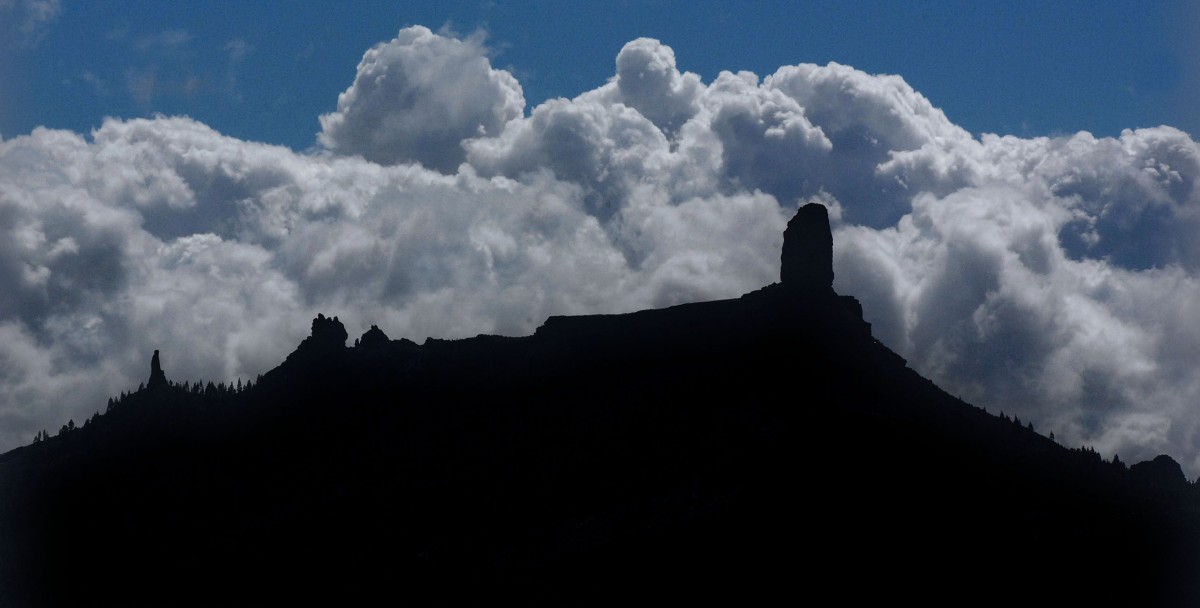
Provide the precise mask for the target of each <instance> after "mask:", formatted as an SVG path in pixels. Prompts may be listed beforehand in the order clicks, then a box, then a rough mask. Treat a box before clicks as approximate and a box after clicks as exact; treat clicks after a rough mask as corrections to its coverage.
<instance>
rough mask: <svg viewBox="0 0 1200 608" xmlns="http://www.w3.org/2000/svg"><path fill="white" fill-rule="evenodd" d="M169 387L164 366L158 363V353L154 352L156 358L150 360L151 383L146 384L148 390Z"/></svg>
mask: <svg viewBox="0 0 1200 608" xmlns="http://www.w3.org/2000/svg"><path fill="white" fill-rule="evenodd" d="M166 385H167V374H166V373H164V372H163V369H162V364H160V363H159V362H158V351H157V350H156V351H154V357H153V358H151V359H150V382H149V383H147V384H146V388H155V387H158V386H166Z"/></svg>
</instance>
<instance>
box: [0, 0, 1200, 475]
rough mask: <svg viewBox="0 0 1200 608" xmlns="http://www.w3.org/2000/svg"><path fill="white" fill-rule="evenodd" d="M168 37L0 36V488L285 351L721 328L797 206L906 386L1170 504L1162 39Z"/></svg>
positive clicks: (980, 25) (1179, 28)
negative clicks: (1065, 448)
mask: <svg viewBox="0 0 1200 608" xmlns="http://www.w3.org/2000/svg"><path fill="white" fill-rule="evenodd" d="M175 4H178V5H180V6H175V5H174V4H173V5H167V4H164V3H158V2H147V3H133V2H112V3H72V2H60V1H56V0H0V137H2V139H0V449H8V448H11V447H15V446H16V445H20V444H22V443H27V442H28V441H29V440H31V439H32V437H33V435H34V434H35V433H36V432H37V431H39V430H41V429H49V430H50V431H51V432H53V431H54V430H55V429H57V428H58V427H59V426H61V425H62V424H63V423H64V422H65V421H66V420H67V419H74V420H75V421H76V422H79V421H81V420H82V419H84V418H86V417H88V416H89V415H91V413H92V412H94V411H96V410H98V409H103V404H104V402H105V400H106V399H107V397H109V396H112V395H116V394H118V393H119V392H121V391H128V390H132V389H134V388H135V387H136V386H137V384H138V382H141V381H144V379H145V378H146V377H147V374H148V372H147V367H148V365H149V353H152V352H153V351H154V350H156V349H158V350H161V351H162V361H163V367H164V369H165V370H166V373H167V375H168V377H170V378H172V379H174V380H177V381H183V380H190V381H194V380H199V379H204V380H213V381H220V380H234V379H236V378H238V377H241V378H252V377H254V376H255V375H257V374H259V373H263V372H265V371H267V370H268V369H270V368H272V367H274V366H275V365H277V364H278V363H279V362H280V361H282V360H283V358H284V357H285V356H286V355H287V353H289V352H290V351H291V350H292V349H293V348H295V346H296V344H298V343H299V341H300V340H301V339H303V337H304V336H305V335H306V334H307V330H308V327H309V323H310V321H311V319H312V318H313V317H315V316H316V314H317V313H318V312H323V313H325V314H327V315H334V314H336V315H339V317H340V318H341V319H342V320H343V321H344V322H345V323H346V324H347V329H348V330H349V331H350V333H351V335H352V336H354V335H358V334H360V333H361V332H362V331H364V330H365V329H366V328H368V327H370V326H371V325H372V324H378V325H379V326H380V327H381V328H383V329H384V330H385V331H386V332H387V333H388V334H389V335H390V336H392V337H393V338H398V337H408V338H410V339H414V340H416V341H418V342H420V341H422V340H423V339H424V338H425V337H427V336H433V337H441V338H456V337H464V336H471V335H475V334H478V333H498V334H504V335H523V334H528V333H531V332H532V331H534V330H535V329H536V328H537V327H538V325H540V324H541V323H542V322H543V321H544V319H545V318H546V317H547V316H549V315H553V314H583V313H617V312H626V311H632V310H637V309H641V308H647V307H662V306H669V305H672V304H678V303H683V302H690V301H698V300H709V299H716V298H727V297H736V296H738V295H740V294H741V293H745V292H747V291H750V290H753V289H756V288H758V287H761V286H763V285H766V284H768V283H770V282H772V281H775V280H777V278H778V272H779V249H780V245H781V243H782V232H783V227H784V225H785V224H786V221H787V219H788V218H789V217H790V216H791V214H792V213H794V211H795V209H796V208H797V207H798V206H799V205H802V204H805V203H808V202H820V203H822V204H824V205H826V206H827V207H828V208H829V209H830V211H831V217H832V218H833V222H834V270H835V274H836V279H835V283H834V287H835V289H837V290H838V291H839V292H840V293H844V294H851V295H854V296H856V297H858V298H859V299H860V300H861V302H862V304H863V308H864V314H865V316H866V318H867V320H868V321H870V322H871V323H872V324H873V331H874V333H875V335H876V336H877V337H879V338H880V339H881V340H882V341H883V342H884V343H885V344H887V345H888V346H889V347H891V348H892V349H893V350H896V351H897V352H898V353H900V354H901V355H902V356H904V357H905V358H906V359H907V360H908V361H909V365H910V366H912V367H913V368H914V369H916V370H917V371H919V372H921V373H922V374H924V375H926V376H928V377H930V378H931V379H933V380H934V381H936V382H937V383H938V384H939V385H941V386H943V387H944V388H946V389H947V390H949V391H950V392H952V393H954V394H957V395H960V396H962V397H963V398H964V399H967V400H968V401H971V402H973V403H976V404H978V405H981V406H985V407H987V408H989V410H991V411H1000V410H1003V411H1005V413H1007V414H1010V415H1018V416H1019V417H1020V418H1021V419H1022V420H1030V421H1033V422H1034V424H1035V427H1036V428H1037V429H1038V430H1040V431H1043V432H1045V433H1049V432H1050V431H1053V432H1054V433H1055V435H1056V437H1057V438H1058V440H1059V441H1060V442H1061V443H1064V444H1066V445H1070V446H1080V445H1088V446H1093V447H1095V448H1096V449H1098V450H1099V451H1100V452H1101V453H1103V454H1105V455H1106V456H1111V455H1112V454H1120V456H1121V459H1122V460H1124V461H1126V462H1136V461H1138V460H1142V459H1148V458H1151V457H1153V456H1154V455H1156V454H1158V453H1168V454H1171V455H1172V456H1173V457H1175V458H1176V459H1177V460H1179V461H1180V462H1181V464H1182V465H1183V466H1184V469H1185V470H1186V471H1188V473H1189V475H1190V476H1192V477H1195V476H1196V475H1197V474H1200V409H1198V408H1197V406H1196V405H1195V404H1197V403H1200V378H1197V377H1196V376H1195V374H1194V367H1195V362H1196V361H1200V243H1198V242H1197V239H1196V235H1197V230H1198V228H1200V190H1198V189H1197V185H1198V183H1197V180H1200V147H1198V145H1197V143H1196V141H1195V140H1194V139H1193V137H1192V136H1191V135H1189V133H1197V132H1198V128H1200V116H1198V115H1197V112H1196V107H1197V104H1195V103H1194V102H1195V99H1196V95H1195V93H1196V92H1197V91H1198V90H1200V89H1198V85H1200V46H1198V45H1197V43H1196V42H1195V41H1193V40H1192V39H1191V38H1194V37H1191V36H1188V35H1186V34H1187V33H1189V32H1191V31H1194V30H1195V28H1194V27H1193V26H1192V24H1195V23H1197V18H1198V17H1200V12H1198V11H1197V10H1196V9H1195V8H1194V7H1193V6H1189V5H1187V4H1184V3H1170V2H1162V3H1154V4H1153V5H1152V6H1139V7H1138V10H1137V11H1130V10H1129V9H1128V8H1127V5H1126V4H1124V3H1115V2H1114V3H1106V2H1087V3H1083V2H1079V3H1073V2H1064V3H1015V2H1014V3H1001V4H999V5H998V6H996V7H991V8H989V7H983V8H979V7H975V6H972V5H967V4H962V3H957V2H954V3H951V2H945V3H942V2H914V3H891V2H880V3H869V2H861V3H827V4H825V3H813V4H803V3H794V2H783V3H777V4H776V3H767V2H762V3H733V2H728V3H725V2H709V3H696V2H691V3H672V2H623V3H609V4H606V5H594V4H586V5H585V4H583V3H573V2H567V3H563V2H546V3H538V2H529V3H519V4H509V3H500V2H465V3H458V4H455V3H446V2H438V3H419V2H413V3H403V4H400V3H390V2H389V3H382V2H381V3H371V2H360V3H353V4H350V3H337V4H327V5H321V4H318V3H315V2H312V3H309V2H304V3H287V4H284V3H265V2H263V3H258V2H236V3H235V2H229V3H223V2H222V3H175ZM610 5H611V6H610ZM747 6H749V7H751V8H750V9H747Z"/></svg>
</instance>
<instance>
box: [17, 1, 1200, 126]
mask: <svg viewBox="0 0 1200 608" xmlns="http://www.w3.org/2000/svg"><path fill="white" fill-rule="evenodd" d="M25 2H31V0H22V1H21V2H17V5H18V7H19V6H20V5H21V4H23V3H25ZM32 3H36V2H32ZM52 4H53V3H51V5H52ZM19 12H20V9H18V13H19ZM9 17H10V23H9V24H8V25H7V26H0V35H2V36H4V37H6V38H7V41H6V42H5V43H4V46H5V48H4V49H3V51H2V53H3V54H0V134H2V135H3V136H4V137H12V136H15V135H21V134H25V133H28V132H29V131H30V130H31V129H32V128H33V127H35V126H38V125H43V126H50V127H56V128H66V129H71V130H75V131H77V132H88V131H89V130H91V129H92V128H95V127H97V126H99V124H100V122H101V120H102V119H103V117H105V116H115V117H121V118H131V117H138V116H149V115H152V114H154V113H163V114H168V115H177V114H184V115H188V116H191V117H193V118H195V119H197V120H200V121H202V122H204V123H206V124H209V125H210V126H212V127H214V128H215V129H217V130H218V131H220V132H222V133H225V134H228V135H233V136H237V137H240V138H243V139H250V140H255V141H266V142H270V143H279V144H286V145H288V146H291V147H292V148H294V149H305V148H307V147H309V146H311V145H312V144H313V143H314V141H315V134H316V132H317V131H319V128H320V127H319V125H318V123H317V116H319V115H320V114H322V113H326V112H330V111H332V110H333V109H334V108H335V105H336V101H337V94H338V93H339V92H341V91H343V90H345V88H346V87H347V86H349V84H350V83H351V81H352V80H353V77H354V68H355V65H356V64H357V62H358V60H359V59H360V58H361V56H362V54H363V52H364V51H365V50H366V49H368V48H370V47H371V46H372V45H374V44H376V43H379V42H383V41H386V40H389V39H391V38H392V37H394V36H395V34H396V32H397V31H398V30H399V29H400V28H401V27H404V26H407V25H414V24H421V25H426V26H428V27H430V28H432V29H434V30H438V29H439V28H443V27H449V28H452V29H453V30H454V31H456V32H458V33H459V34H464V35H465V34H470V33H472V32H476V31H483V32H486V34H487V37H488V38H487V42H486V45H487V46H488V47H489V48H490V49H491V52H492V53H493V57H492V61H493V64H494V65H496V66H497V67H502V68H507V69H509V70H510V71H511V72H513V74H514V75H515V76H516V77H517V79H518V80H519V81H520V83H521V85H522V87H523V88H524V91H525V98H526V112H528V111H529V109H530V108H532V107H533V106H535V105H536V104H538V103H540V102H541V101H543V100H545V99H547V98H551V97H556V96H565V97H573V96H575V95H577V94H579V93H581V92H583V91H586V90H590V89H592V88H595V87H596V86H599V85H600V84H602V83H603V82H604V81H605V80H606V79H607V78H609V77H610V76H611V75H612V73H613V59H614V57H615V56H616V53H617V51H619V50H620V48H621V46H622V45H623V44H624V43H626V42H628V41H630V40H632V39H634V38H636V37H639V36H648V37H653V38H657V39H659V40H661V41H663V43H665V44H668V45H670V46H671V47H672V48H673V49H674V50H675V53H676V56H677V58H678V62H679V67H680V69H682V70H687V71H692V72H695V73H697V74H699V75H700V76H701V77H702V78H703V79H704V81H705V82H710V81H711V80H712V79H713V78H714V77H715V76H716V75H717V74H718V73H719V72H720V71H721V70H734V71H736V70H750V71H753V72H755V73H757V74H759V75H760V76H765V75H767V74H770V73H771V72H773V71H774V70H775V69H777V68H778V67H779V66H783V65H791V64H796V63H818V64H824V63H826V62H829V61H836V62H839V63H843V64H847V65H851V66H854V67H856V68H858V69H860V70H863V71H865V72H868V73H892V74H899V75H901V76H902V77H904V78H905V80H907V81H908V82H909V84H911V85H912V86H913V87H914V88H915V89H916V90H917V91H920V92H921V93H922V94H924V95H925V96H926V97H927V98H929V99H930V101H932V102H933V104H934V105H935V106H938V107H940V108H942V109H943V110H944V111H945V112H946V114H947V116H948V117H949V118H950V119H951V120H952V121H954V122H955V123H957V124H959V125H961V126H963V127H964V128H966V129H968V130H969V131H971V132H972V133H974V134H976V135H978V134H979V133H981V132H995V133H1001V134H1015V135H1021V136H1030V135H1045V134H1062V133H1073V132H1075V131H1079V130H1087V131H1090V132H1092V133H1094V134H1096V135H1101V136H1102V135H1117V134H1119V133H1120V131H1121V130H1122V129H1124V128H1136V127H1145V126H1156V125H1160V124H1169V125H1172V126H1175V127H1178V128H1181V129H1183V130H1185V131H1188V132H1189V133H1193V134H1194V133H1196V132H1198V131H1200V110H1197V104H1196V103H1195V101H1194V100H1195V93H1196V92H1197V90H1198V88H1200V87H1198V86H1197V85H1198V84H1200V44H1198V43H1196V42H1194V41H1193V40H1191V38H1192V37H1190V36H1189V35H1188V34H1189V32H1193V31H1195V29H1196V28H1195V25H1196V24H1198V23H1200V11H1198V10H1196V9H1195V8H1194V7H1189V6H1188V3H1184V2H1153V3H1138V4H1137V7H1136V8H1133V7H1132V5H1131V4H1130V3H1126V2H1101V1H1087V2H1074V1H1071V2H999V3H963V2H821V3H803V2H726V1H711V2H661V1H653V2H611V3H590V2H589V3H584V2H549V1H547V2H541V1H538V2H519V3H504V2H484V1H469V2H444V1H438V2H373V1H361V2H337V3H318V2H180V3H165V2H158V1H151V2H128V1H118V2H71V1H69V0H67V1H63V2H62V3H61V4H59V10H58V11H57V14H56V16H51V17H47V18H45V19H44V21H43V22H42V23H40V24H37V25H36V26H31V27H24V26H25V25H26V24H25V19H24V17H22V16H21V15H20V14H17V15H15V16H14V15H11V14H10V15H9Z"/></svg>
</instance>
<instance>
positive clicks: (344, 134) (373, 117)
mask: <svg viewBox="0 0 1200 608" xmlns="http://www.w3.org/2000/svg"><path fill="white" fill-rule="evenodd" d="M482 45H483V41H482V37H480V36H475V37H471V38H467V39H456V38H452V37H448V36H442V35H439V34H435V33H433V32H431V31H429V29H428V28H424V27H421V26H413V27H408V28H405V29H403V30H400V33H399V34H397V35H396V38H394V39H392V40H391V41H389V42H386V43H382V44H379V45H376V46H375V47H374V48H372V49H371V50H369V51H367V53H366V54H365V55H363V58H362V61H360V62H359V64H358V74H357V75H356V76H355V78H354V84H353V85H351V86H350V88H348V89H346V90H345V91H344V92H343V93H342V94H340V95H338V104H337V111H336V112H332V113H330V114H325V115H323V116H321V133H320V141H321V143H322V144H323V145H324V146H325V147H326V148H328V149H330V150H333V151H335V152H338V153H341V154H358V155H361V156H362V157H363V158H366V159H367V160H370V161H373V162H378V163H382V164H396V163H401V162H420V163H422V164H423V165H425V166H427V167H430V168H433V169H437V170H440V171H442V172H444V173H452V172H453V171H454V170H455V169H457V168H458V165H459V163H461V162H462V161H463V159H464V153H463V150H462V147H461V145H460V144H461V142H462V140H464V139H466V138H469V137H477V136H481V135H495V134H496V133H498V132H499V131H500V130H501V129H502V128H503V127H504V124H505V123H506V122H508V121H510V120H512V119H513V118H516V117H518V116H520V115H521V113H522V112H523V111H524V108H525V97H524V94H523V93H522V91H521V85H520V84H518V83H517V80H516V79H515V78H513V76H512V75H511V74H509V73H508V72H506V71H504V70H497V69H494V68H492V66H491V62H489V61H488V59H487V57H486V56H485V55H484V52H483V51H484V49H483V46H482Z"/></svg>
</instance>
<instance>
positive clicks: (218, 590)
mask: <svg viewBox="0 0 1200 608" xmlns="http://www.w3.org/2000/svg"><path fill="white" fill-rule="evenodd" d="M829 257H830V236H829V228H828V221H827V219H826V218H825V214H824V209H823V208H820V207H816V206H809V207H805V208H804V209H802V210H801V212H800V213H799V214H798V216H797V219H794V220H793V221H792V223H791V224H790V225H789V230H788V233H787V234H786V236H785V245H784V260H783V261H784V265H783V276H782V281H781V283H779V284H774V285H771V286H768V287H765V288H763V289H760V290H758V291H755V292H753V293H749V294H746V295H744V296H742V297H741V298H738V299H735V300H726V301H717V302H706V303H698V304H689V305H683V306H676V307H672V308H668V309H663V310H648V311H642V312H637V313H633V314H627V315H612V316H588V317H554V318H551V319H549V320H548V321H547V322H546V323H545V324H544V325H543V326H542V327H540V328H539V329H538V330H537V332H536V333H535V334H534V335H532V336H528V337H520V338H504V337H496V336H479V337H477V338H472V339H467V340H456V341H440V340H428V341H426V342H425V343H424V344H422V345H417V344H415V343H413V342H411V341H408V340H389V339H388V338H387V337H386V336H385V335H384V334H383V333H382V332H381V331H378V330H375V329H373V330H372V331H370V332H368V333H367V334H366V335H364V336H363V337H362V338H360V339H359V340H356V341H355V344H356V345H355V346H347V345H346V342H347V338H348V337H347V335H346V332H345V329H344V328H343V326H342V324H341V323H340V322H339V321H338V319H336V318H325V317H323V316H322V317H318V319H316V320H315V321H314V322H313V332H312V336H311V337H309V338H308V339H306V340H305V341H304V342H303V343H302V344H301V345H300V347H299V348H298V349H297V350H296V351H295V352H294V353H292V354H291V355H290V356H289V357H288V359H287V361H285V362H284V363H283V364H282V365H280V366H279V367H278V368H276V369H274V370H272V371H271V372H269V373H268V374H266V375H264V376H263V377H262V378H261V379H260V381H259V382H258V383H257V384H256V385H254V386H253V387H252V388H249V389H246V390H240V391H238V390H230V389H228V388H222V389H218V390H213V389H211V388H210V389H208V390H200V391H197V390H193V388H192V387H190V386H183V385H176V384H173V383H171V382H169V381H168V380H167V378H169V376H170V374H169V365H168V363H169V358H170V353H171V349H172V348H175V349H183V348H186V345H164V346H165V347H166V350H164V354H163V361H164V367H166V368H167V372H166V373H165V374H164V373H163V371H162V370H161V369H159V368H158V366H157V363H158V358H157V357H156V358H155V371H154V373H153V374H152V377H151V379H150V382H149V385H148V386H147V388H145V389H144V390H140V391H138V392H136V393H133V394H131V395H129V396H127V397H125V398H123V399H120V400H118V401H117V402H116V403H114V405H113V407H112V408H111V410H110V411H109V412H108V413H106V414H105V415H103V416H100V417H98V418H96V419H95V420H93V421H91V422H90V423H89V424H88V425H87V426H86V427H85V428H80V429H76V430H72V431H68V432H65V433H61V434H60V435H59V436H57V437H51V438H49V439H47V440H44V441H39V442H37V443H35V444H33V445H31V446H27V447H24V448H20V449H18V450H14V451H12V452H9V453H8V454H5V455H3V456H0V605H3V606H24V605H30V606H44V605H51V606H53V605H137V604H146V605H176V604H185V605H186V604H202V605H233V604H264V605H272V604H282V603H298V602H303V603H305V604H308V603H312V602H327V603H336V604H338V605H342V604H351V605H353V604H361V603H366V602H368V601H370V602H372V603H377V602H388V603H403V602H408V601H415V602H418V603H422V604H424V603H429V602H430V600H433V601H438V600H441V601H444V602H448V601H454V600H459V599H475V600H484V601H488V600H492V601H495V600H498V599H499V598H505V597H516V598H524V599H527V600H530V601H532V602H533V603H552V604H566V605H572V604H588V603H601V602H603V603H610V602H613V601H622V602H628V601H631V600H632V601H637V600H642V599H651V600H655V599H657V600H665V601H671V602H673V603H677V602H680V601H684V600H699V601H702V602H704V603H718V602H721V603H724V602H725V601H728V600H736V599H744V600H749V601H752V602H754V603H766V602H767V601H770V602H771V603H776V602H779V601H781V600H782V601H787V602H798V603H807V602H806V601H811V602H813V603H816V602H818V601H819V602H820V603H827V602H830V599H832V600H833V602H832V603H836V604H861V603H863V602H880V603H882V602H887V603H889V604H890V603H895V602H899V601H903V600H909V599H911V600H916V601H917V602H920V603H922V604H943V605H956V606H957V605H991V604H1010V603H1015V602H1020V603H1022V604H1035V605H1038V604H1049V603H1052V602H1058V603H1062V604H1064V605H1085V604H1090V605H1121V606H1155V605H1180V606H1183V605H1198V604H1197V602H1198V601H1200V542H1198V539H1200V514H1198V506H1200V500H1198V499H1197V493H1196V491H1195V488H1194V487H1193V486H1192V485H1191V484H1188V483H1186V481H1185V480H1184V479H1183V476H1182V474H1181V473H1179V469H1178V465H1175V464H1174V462H1173V461H1170V459H1166V458H1160V459H1158V460H1156V461H1154V462H1151V463H1146V464H1143V465H1138V466H1136V467H1133V468H1131V469H1129V470H1127V469H1126V468H1125V467H1124V466H1123V465H1120V464H1114V463H1108V462H1103V461H1101V460H1100V458H1099V457H1098V456H1097V455H1096V454H1095V453H1094V452H1090V451H1080V450H1068V449H1066V448H1064V447H1061V446H1059V445H1057V444H1056V443H1055V442H1053V441H1051V440H1050V439H1047V438H1045V437H1042V436H1040V435H1038V434H1036V433H1034V432H1033V430H1031V429H1029V428H1027V427H1025V426H1021V425H1020V424H1018V423H1016V422H1015V421H1011V420H1008V419H1004V418H999V417H996V416H993V415H990V414H988V413H985V412H983V411H982V410H980V409H977V408H974V407H972V406H970V405H967V404H965V403H962V402H961V401H959V400H957V399H955V398H953V397H951V396H949V395H947V394H946V393H944V392H943V391H941V390H939V389H938V388H937V387H935V386H934V385H933V384H932V383H930V382H929V381H927V380H925V379H923V378H921V377H920V376H918V375H917V374H916V373H914V372H912V371H911V370H909V369H908V368H907V367H905V364H904V361H903V360H902V359H900V358H899V357H898V356H896V355H895V354H894V353H892V352H891V351H889V350H888V349H886V348H885V347H883V346H882V345H881V344H879V343H878V342H877V341H875V340H874V339H873V338H872V337H871V335H870V328H869V326H868V325H867V324H866V323H864V322H863V321H862V318H861V310H860V309H859V307H858V303H857V302H856V301H855V300H854V299H853V298H849V297H845V296H838V295H836V294H834V293H833V291H832V289H831V288H830V285H831V282H832V272H831V270H830V264H829V261H830V260H829Z"/></svg>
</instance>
